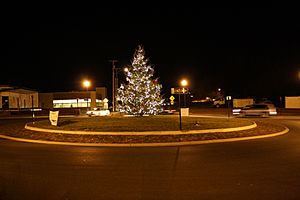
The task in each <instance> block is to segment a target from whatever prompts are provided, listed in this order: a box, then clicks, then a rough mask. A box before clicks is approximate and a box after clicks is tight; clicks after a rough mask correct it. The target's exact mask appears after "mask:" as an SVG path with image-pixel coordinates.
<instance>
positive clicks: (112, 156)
mask: <svg viewBox="0 0 300 200" xmlns="http://www.w3.org/2000/svg"><path fill="white" fill-rule="evenodd" d="M266 120H268V119H266ZM278 121H279V122H281V123H284V124H286V125H287V126H288V127H289V128H290V132H289V133H287V134H285V135H282V136H278V137H273V138H266V139H259V140H251V141H240V142H231V143H219V144H205V145H198V146H184V147H182V146H181V147H159V148H158V147H152V148H144V147H143V148H104V147H97V148H96V147H72V146H58V145H57V146H56V145H41V144H30V143H21V142H14V141H8V140H0V149H1V150H0V199H1V200H4V199H5V200H6V199H22V200H23V199H43V200H44V199H45V200H46V199H106V200H108V199H122V200H123V199H130V200H133V199H151V200H153V199H164V200H167V199H184V200H186V199H243V200H244V199H256V200H257V199H264V200H265V199H272V200H273V199H299V198H300V120H299V119H297V120H284V119H278ZM2 122H3V121H2ZM12 122H13V121H10V122H9V123H12ZM5 123H7V121H6V122H5Z"/></svg>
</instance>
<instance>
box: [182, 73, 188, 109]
mask: <svg viewBox="0 0 300 200" xmlns="http://www.w3.org/2000/svg"><path fill="white" fill-rule="evenodd" d="M180 84H181V86H182V87H183V88H182V93H183V103H184V107H185V108H186V98H185V93H186V92H187V90H186V89H185V88H184V87H186V86H187V85H188V81H187V80H185V79H183V80H181V82H180Z"/></svg>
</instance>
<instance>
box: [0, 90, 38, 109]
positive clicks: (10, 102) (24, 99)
mask: <svg viewBox="0 0 300 200" xmlns="http://www.w3.org/2000/svg"><path fill="white" fill-rule="evenodd" d="M0 101H1V104H0V109H1V110H21V109H22V110H24V109H31V108H37V107H38V104H39V103H38V92H37V91H36V90H33V89H28V88H21V87H13V86H7V85H1V86H0Z"/></svg>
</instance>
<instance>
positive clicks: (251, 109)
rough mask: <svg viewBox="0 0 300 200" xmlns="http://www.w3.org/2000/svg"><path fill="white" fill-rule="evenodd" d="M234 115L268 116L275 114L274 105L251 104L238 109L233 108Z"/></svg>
mask: <svg viewBox="0 0 300 200" xmlns="http://www.w3.org/2000/svg"><path fill="white" fill-rule="evenodd" d="M232 113H233V115H234V116H240V117H245V116H260V117H269V116H274V115H277V110H276V107H275V106H274V105H273V104H252V105H247V106H245V107H243V108H240V109H233V110H232Z"/></svg>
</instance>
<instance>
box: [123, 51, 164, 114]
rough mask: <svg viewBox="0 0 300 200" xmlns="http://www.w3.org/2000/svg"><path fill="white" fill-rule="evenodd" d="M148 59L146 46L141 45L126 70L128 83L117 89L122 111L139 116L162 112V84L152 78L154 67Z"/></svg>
mask: <svg viewBox="0 0 300 200" xmlns="http://www.w3.org/2000/svg"><path fill="white" fill-rule="evenodd" d="M148 61H149V59H147V58H145V51H144V48H143V47H142V46H140V45H139V46H138V48H137V49H136V50H135V52H134V56H133V61H132V64H131V66H130V67H128V68H127V69H128V70H127V71H126V72H125V74H126V81H127V82H128V84H121V86H120V88H119V89H118V91H117V98H118V99H119V100H120V102H121V103H120V104H119V105H118V109H119V111H120V112H123V113H126V114H131V115H139V116H143V115H156V114H158V113H160V112H162V103H163V101H164V100H163V99H162V98H161V96H160V92H161V88H162V86H161V85H160V84H159V83H158V80H157V79H154V80H152V77H153V75H154V69H153V67H152V66H151V65H150V64H148Z"/></svg>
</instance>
